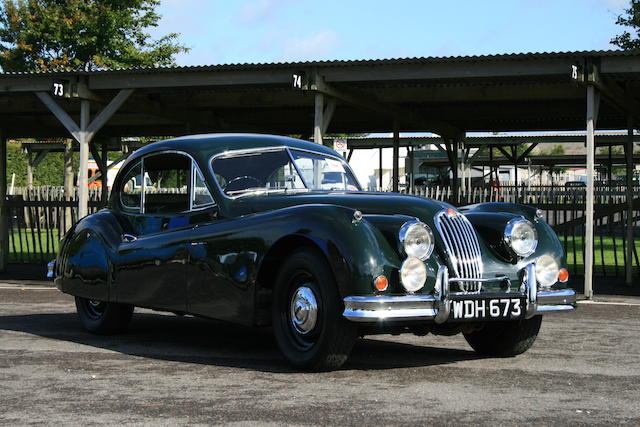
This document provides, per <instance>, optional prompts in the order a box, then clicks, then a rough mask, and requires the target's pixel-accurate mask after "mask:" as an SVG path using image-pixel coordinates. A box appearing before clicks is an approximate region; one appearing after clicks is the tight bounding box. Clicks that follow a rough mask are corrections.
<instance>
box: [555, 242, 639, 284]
mask: <svg viewBox="0 0 640 427" xmlns="http://www.w3.org/2000/svg"><path fill="white" fill-rule="evenodd" d="M559 237H560V242H561V243H562V245H563V247H564V248H565V249H566V252H567V264H568V265H569V271H570V272H571V273H572V274H578V275H582V274H584V259H583V250H582V246H583V244H584V243H583V240H584V238H583V237H582V236H576V237H573V236H570V235H569V236H566V237H565V236H562V235H560V236H559ZM565 241H566V246H565ZM624 243H625V241H623V240H622V237H615V238H614V237H612V236H595V239H594V241H593V248H594V252H595V253H594V258H593V261H594V268H593V272H594V274H595V275H606V276H615V275H619V276H621V275H624V271H625V260H626V256H627V255H626V251H627V248H626V246H625V245H624ZM635 246H636V253H638V254H640V239H635ZM574 248H575V255H574ZM603 258H604V262H603ZM616 259H617V263H616ZM616 264H617V266H618V267H617V269H616ZM633 266H634V267H633V268H634V274H638V273H639V270H640V269H639V268H638V265H637V262H636V258H635V255H634V258H633Z"/></svg>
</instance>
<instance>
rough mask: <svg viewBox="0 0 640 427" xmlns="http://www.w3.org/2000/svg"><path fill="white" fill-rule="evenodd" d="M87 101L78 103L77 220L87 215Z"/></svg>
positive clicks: (88, 137)
mask: <svg viewBox="0 0 640 427" xmlns="http://www.w3.org/2000/svg"><path fill="white" fill-rule="evenodd" d="M90 113H91V111H90V105H89V101H87V100H82V101H80V131H79V132H78V143H79V144H80V166H79V168H78V219H80V218H84V217H85V216H87V214H88V213H89V186H88V185H89V183H88V179H89V177H88V176H87V170H88V169H89V143H90V142H91V136H92V135H91V134H90V133H89V132H87V129H88V128H89V119H90V118H89V115H90Z"/></svg>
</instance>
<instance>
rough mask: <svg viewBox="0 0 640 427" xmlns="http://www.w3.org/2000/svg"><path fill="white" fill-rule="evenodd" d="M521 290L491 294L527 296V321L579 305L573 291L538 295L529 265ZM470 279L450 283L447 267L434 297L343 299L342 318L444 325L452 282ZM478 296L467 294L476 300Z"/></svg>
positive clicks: (438, 278)
mask: <svg viewBox="0 0 640 427" xmlns="http://www.w3.org/2000/svg"><path fill="white" fill-rule="evenodd" d="M523 273H524V274H523V276H524V279H523V283H522V286H521V287H520V289H518V290H516V291H513V292H511V290H510V289H508V290H507V292H503V293H499V294H491V296H494V297H505V298H508V297H512V296H513V297H525V301H526V313H525V317H526V318H531V317H533V316H535V315H538V314H544V313H548V312H552V311H565V310H573V309H574V308H575V305H576V293H575V291H574V290H573V289H561V290H555V291H544V292H538V286H537V283H536V275H535V265H534V264H533V263H531V264H529V265H527V266H526V267H525V268H524V272H523ZM464 280H470V281H471V279H457V278H452V279H451V280H449V275H448V270H447V267H444V266H441V267H440V269H439V270H438V277H437V280H436V287H435V292H434V295H402V296H349V297H346V298H345V299H344V307H345V309H344V312H343V316H344V317H346V318H347V319H349V320H351V321H353V322H375V321H378V320H433V321H435V322H436V323H444V322H446V321H447V320H448V319H449V311H450V310H451V299H450V297H451V294H450V292H449V289H450V282H452V281H464ZM494 280H495V281H504V280H507V279H506V278H505V277H499V278H493V279H485V281H494ZM474 295H475V294H468V296H469V297H470V298H473V296H474Z"/></svg>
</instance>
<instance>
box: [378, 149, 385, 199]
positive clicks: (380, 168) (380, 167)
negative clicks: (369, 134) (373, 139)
mask: <svg viewBox="0 0 640 427" xmlns="http://www.w3.org/2000/svg"><path fill="white" fill-rule="evenodd" d="M378 150H380V151H379V153H380V159H379V160H380V163H379V168H378V179H379V181H380V191H384V190H383V187H382V148H379V149H378Z"/></svg>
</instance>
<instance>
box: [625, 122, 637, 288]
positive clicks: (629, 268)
mask: <svg viewBox="0 0 640 427" xmlns="http://www.w3.org/2000/svg"><path fill="white" fill-rule="evenodd" d="M627 135H628V136H629V138H628V139H627V144H626V146H625V148H626V150H625V152H626V159H627V162H626V163H627V165H626V166H627V265H626V266H625V273H626V274H625V277H626V283H627V285H628V286H631V285H632V280H633V249H634V248H633V246H634V245H635V238H634V233H633V172H634V165H633V118H632V117H631V115H629V116H628V118H627Z"/></svg>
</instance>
